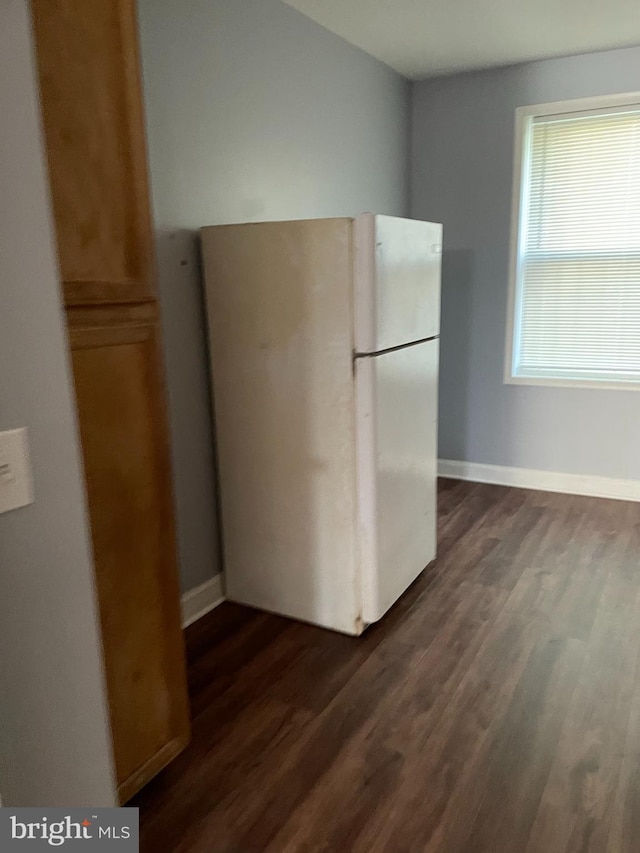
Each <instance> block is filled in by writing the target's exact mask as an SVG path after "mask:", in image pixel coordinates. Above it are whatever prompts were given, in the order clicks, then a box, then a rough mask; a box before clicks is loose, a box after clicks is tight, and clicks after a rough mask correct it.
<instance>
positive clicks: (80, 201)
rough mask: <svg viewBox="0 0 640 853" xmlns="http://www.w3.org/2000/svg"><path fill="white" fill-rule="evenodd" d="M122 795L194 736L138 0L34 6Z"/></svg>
mask: <svg viewBox="0 0 640 853" xmlns="http://www.w3.org/2000/svg"><path fill="white" fill-rule="evenodd" d="M32 7H33V18H34V31H35V37H36V52H37V59H38V68H39V75H40V87H41V101H42V115H43V124H44V131H45V139H46V148H47V156H48V163H49V176H50V185H51V195H52V202H53V209H54V216H55V225H56V233H57V239H58V252H59V262H60V270H61V276H62V280H63V288H64V299H65V308H66V316H67V327H68V332H69V343H70V348H71V356H72V365H73V375H74V380H75V393H76V402H77V410H78V419H79V425H80V436H81V442H82V451H83V459H84V470H85V478H86V488H87V498H88V505H89V515H90V519H91V532H92V542H93V556H94V565H95V571H96V581H97V590H98V597H99V607H100V617H101V623H102V638H103V649H104V659H105V670H106V677H107V689H108V696H109V705H110V719H111V727H112V733H113V743H114V756H115V764H116V772H117V779H118V786H119V792H120V799H121V801H122V802H125V801H126V800H128V799H129V798H130V797H131V796H132V795H133V794H134V793H135V792H136V791H137V790H139V789H140V788H141V787H142V786H143V785H144V784H145V782H147V781H148V780H149V779H150V778H151V777H152V776H154V775H155V774H156V773H157V772H158V771H159V770H160V769H161V768H162V767H164V766H165V765H166V764H167V763H168V762H169V761H170V760H171V759H172V758H173V757H174V756H175V755H176V754H177V753H178V752H179V751H180V750H181V749H183V748H184V746H185V744H186V743H187V741H188V737H189V715H188V703H187V692H186V677H185V665H184V649H183V639H182V631H181V626H180V601H179V588H178V575H177V561H176V543H175V533H174V521H173V502H172V494H171V471H170V453H169V443H168V433H167V422H166V405H165V389H164V376H163V366H162V358H161V352H160V343H159V317H158V305H157V301H156V294H155V286H154V270H153V250H152V247H153V239H152V227H151V219H150V214H149V191H148V184H147V174H146V149H145V140H144V132H143V129H144V124H143V113H142V104H141V93H140V80H139V64H138V63H139V60H138V49H137V36H136V17H135V4H134V2H133V0H33V2H32Z"/></svg>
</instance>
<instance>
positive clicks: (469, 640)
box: [132, 481, 640, 853]
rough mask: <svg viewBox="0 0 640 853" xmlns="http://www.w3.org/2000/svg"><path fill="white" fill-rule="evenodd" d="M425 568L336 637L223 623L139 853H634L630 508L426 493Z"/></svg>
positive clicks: (152, 797)
mask: <svg viewBox="0 0 640 853" xmlns="http://www.w3.org/2000/svg"><path fill="white" fill-rule="evenodd" d="M439 501H440V530H439V556H438V559H437V561H436V562H435V563H433V564H432V565H431V566H430V567H429V568H428V569H427V570H426V572H425V573H424V574H423V575H422V576H421V577H420V578H419V579H418V581H416V583H415V584H414V585H413V586H412V587H411V588H410V589H409V590H408V592H407V593H406V594H405V595H404V596H403V598H402V599H401V600H400V601H399V602H398V604H397V605H396V606H395V607H394V608H393V610H392V611H390V613H388V614H387V616H386V617H385V619H384V620H382V622H380V623H379V624H377V625H375V626H372V627H371V628H370V629H369V630H368V631H367V632H366V633H365V634H364V636H363V637H361V638H359V639H355V638H349V637H344V636H340V635H338V634H333V633H330V632H328V631H323V630H321V629H318V628H313V627H310V626H308V625H302V624H299V623H296V622H292V621H288V620H286V619H281V618H279V617H276V616H269V615H266V614H262V613H258V612H256V611H252V610H249V609H246V608H242V607H239V606H236V605H231V604H225V605H222V606H221V607H219V608H218V609H217V610H215V611H214V612H213V613H211V614H210V615H209V616H207V617H205V618H204V619H202V620H200V621H199V622H198V623H196V624H195V625H193V626H192V627H191V628H190V629H189V630H188V633H187V645H188V656H189V677H190V689H191V696H192V705H193V715H194V723H193V742H192V744H191V746H190V747H189V748H188V750H187V751H186V752H185V753H184V754H183V755H182V756H180V757H179V758H178V759H177V760H176V761H175V762H174V763H173V764H172V765H171V766H170V767H169V768H168V769H167V770H166V771H165V772H164V773H163V774H161V776H159V777H158V778H157V779H155V780H154V781H153V782H151V783H150V784H149V785H148V786H147V788H146V789H145V790H144V791H143V792H142V793H141V794H139V795H138V796H137V798H136V799H135V800H134V801H133V802H132V805H138V806H140V810H141V812H140V818H141V836H142V845H141V850H142V851H143V853H152V851H153V853H163V851H172V853H173V851H177V852H179V853H218V851H219V853H254V851H256V853H257V851H260V853H262V851H269V853H289V851H291V853H293V851H295V853H311V851H328V852H329V853H334V851H335V853H343V851H344V853H350V851H357V853H365V851H366V853H377V852H378V851H389V853H405V851H407V853H408V851H416V853H417V852H418V851H420V853H422V851H441V853H586V852H587V851H591V853H595V852H596V851H597V853H600V851H602V853H604V851H608V853H626V851H629V853H631V851H633V853H637V851H639V850H640V668H639V667H638V660H639V654H640V603H639V593H640V504H632V503H623V502H619V501H605V500H599V499H595V498H583V497H571V496H567V495H554V494H548V493H542V492H531V491H524V490H518V489H508V488H502V487H499V486H487V485H478V484H472V483H462V482H454V481H442V482H441V484H440V497H439Z"/></svg>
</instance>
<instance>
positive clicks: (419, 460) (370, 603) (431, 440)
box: [356, 340, 439, 623]
mask: <svg viewBox="0 0 640 853" xmlns="http://www.w3.org/2000/svg"><path fill="white" fill-rule="evenodd" d="M438 355H439V342H438V340H432V341H428V342H426V343H422V344H415V345H414V346H410V347H405V348H403V349H399V350H394V351H393V352H388V353H385V354H383V355H377V356H366V357H361V358H358V359H356V412H357V415H356V417H357V429H356V433H357V441H356V445H357V454H358V518H359V545H360V565H361V579H362V580H361V582H362V601H363V611H362V618H363V620H364V622H365V623H369V622H375V621H376V620H378V619H380V617H381V616H382V615H383V614H384V613H385V612H386V611H387V610H388V609H389V607H391V605H392V604H393V603H394V602H395V601H396V600H397V599H398V598H399V597H400V596H401V595H402V593H403V592H404V591H405V590H406V588H407V587H408V586H409V585H410V584H411V582H412V581H413V580H415V578H416V577H417V576H418V575H419V574H420V572H421V571H422V570H423V569H424V568H425V566H426V565H427V564H428V563H430V562H431V560H433V558H434V557H435V554H436V459H437V414H438V413H437V409H438Z"/></svg>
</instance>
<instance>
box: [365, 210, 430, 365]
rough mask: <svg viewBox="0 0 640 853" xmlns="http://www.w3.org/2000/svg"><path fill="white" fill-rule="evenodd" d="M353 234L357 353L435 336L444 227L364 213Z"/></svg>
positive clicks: (377, 350)
mask: <svg viewBox="0 0 640 853" xmlns="http://www.w3.org/2000/svg"><path fill="white" fill-rule="evenodd" d="M354 233H355V255H354V257H355V275H354V287H355V293H354V305H355V314H354V316H355V339H356V351H357V352H359V353H372V352H379V351H380V350H385V349H389V348H390V347H396V346H400V345H402V344H407V343H410V342H411V341H419V340H423V339H424V338H430V337H433V336H434V335H438V334H439V333H440V262H441V258H442V225H439V224H437V223H434V222H420V221H418V220H414V219H398V218H396V217H393V216H374V215H373V214H371V213H365V214H363V215H362V216H359V217H357V219H356V221H355V229H354Z"/></svg>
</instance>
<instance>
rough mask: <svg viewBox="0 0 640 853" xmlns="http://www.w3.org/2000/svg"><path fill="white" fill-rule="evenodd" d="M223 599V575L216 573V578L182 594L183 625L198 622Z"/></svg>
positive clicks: (184, 626)
mask: <svg viewBox="0 0 640 853" xmlns="http://www.w3.org/2000/svg"><path fill="white" fill-rule="evenodd" d="M223 601H224V592H223V587H222V575H216V576H215V578H211V580H208V581H205V582H204V583H203V584H201V585H200V586H196V587H194V589H190V590H189V591H188V592H185V593H184V595H183V596H182V627H183V628H186V627H187V626H188V625H191V624H192V623H193V622H196V621H197V620H198V619H200V618H201V617H202V616H204V615H205V614H206V613H208V612H209V611H210V610H213V608H214V607H217V606H218V605H219V604H222V602H223Z"/></svg>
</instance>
